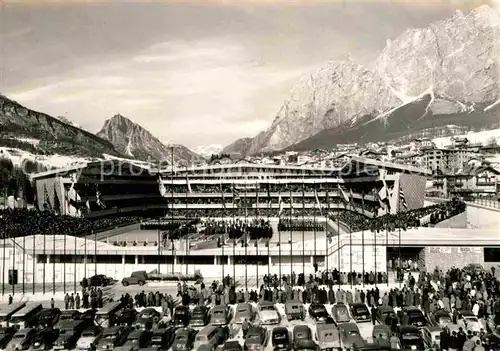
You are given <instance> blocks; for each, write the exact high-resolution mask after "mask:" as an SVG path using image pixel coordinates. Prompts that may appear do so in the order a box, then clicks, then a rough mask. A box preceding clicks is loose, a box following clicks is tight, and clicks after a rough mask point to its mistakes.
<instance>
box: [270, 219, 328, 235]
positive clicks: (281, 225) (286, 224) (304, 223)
mask: <svg viewBox="0 0 500 351" xmlns="http://www.w3.org/2000/svg"><path fill="white" fill-rule="evenodd" d="M278 230H279V231H311V232H312V231H316V232H324V231H325V222H319V221H315V220H311V219H294V218H280V221H279V222H278Z"/></svg>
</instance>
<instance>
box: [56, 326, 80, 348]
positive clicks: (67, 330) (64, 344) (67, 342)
mask: <svg viewBox="0 0 500 351" xmlns="http://www.w3.org/2000/svg"><path fill="white" fill-rule="evenodd" d="M84 329H85V326H84V323H83V322H82V321H80V320H74V321H68V320H66V321H62V322H60V324H59V337H58V338H57V340H56V341H55V343H54V350H70V349H72V348H74V347H75V346H76V342H77V341H78V339H80V336H81V335H82V332H83V330H84Z"/></svg>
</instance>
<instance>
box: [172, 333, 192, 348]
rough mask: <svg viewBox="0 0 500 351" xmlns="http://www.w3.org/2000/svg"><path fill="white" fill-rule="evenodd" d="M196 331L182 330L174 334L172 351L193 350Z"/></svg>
mask: <svg viewBox="0 0 500 351" xmlns="http://www.w3.org/2000/svg"><path fill="white" fill-rule="evenodd" d="M195 336H196V330H194V329H191V328H182V329H179V330H177V332H176V333H175V339H174V343H173V344H172V350H173V351H189V350H191V349H192V348H193V344H194V339H195Z"/></svg>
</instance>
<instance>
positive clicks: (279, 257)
mask: <svg viewBox="0 0 500 351" xmlns="http://www.w3.org/2000/svg"><path fill="white" fill-rule="evenodd" d="M280 223H281V184H279V183H278V271H279V272H278V277H279V281H280V288H281V283H282V282H283V277H282V275H281V225H280Z"/></svg>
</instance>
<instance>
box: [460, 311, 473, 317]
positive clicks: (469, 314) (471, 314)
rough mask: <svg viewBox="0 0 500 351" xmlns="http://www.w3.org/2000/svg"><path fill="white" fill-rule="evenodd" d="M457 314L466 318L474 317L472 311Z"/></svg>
mask: <svg viewBox="0 0 500 351" xmlns="http://www.w3.org/2000/svg"><path fill="white" fill-rule="evenodd" d="M458 313H460V314H461V315H462V316H467V317H472V316H474V317H475V316H476V315H475V314H474V313H472V311H467V310H460V311H458Z"/></svg>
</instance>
